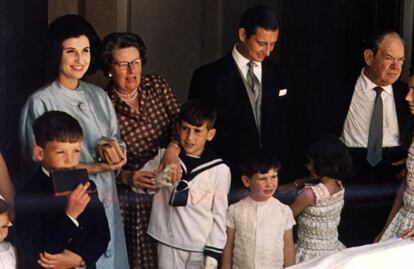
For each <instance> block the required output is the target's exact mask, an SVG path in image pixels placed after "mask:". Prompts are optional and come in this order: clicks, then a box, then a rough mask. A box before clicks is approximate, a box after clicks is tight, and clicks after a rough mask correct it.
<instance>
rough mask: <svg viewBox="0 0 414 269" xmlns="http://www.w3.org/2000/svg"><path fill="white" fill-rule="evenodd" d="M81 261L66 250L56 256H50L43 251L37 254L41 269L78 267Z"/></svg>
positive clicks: (76, 255) (79, 257)
mask: <svg viewBox="0 0 414 269" xmlns="http://www.w3.org/2000/svg"><path fill="white" fill-rule="evenodd" d="M82 261H83V259H82V257H81V256H79V255H78V254H76V253H74V252H72V251H70V250H67V249H65V250H64V251H63V252H62V253H58V254H50V253H47V252H46V251H45V252H43V253H40V254H39V260H37V262H38V263H39V264H40V266H42V267H43V268H53V269H66V268H74V267H79V265H80V264H81V263H82Z"/></svg>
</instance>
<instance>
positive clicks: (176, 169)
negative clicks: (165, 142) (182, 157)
mask: <svg viewBox="0 0 414 269" xmlns="http://www.w3.org/2000/svg"><path fill="white" fill-rule="evenodd" d="M178 154H180V151H179V150H178V149H177V147H175V146H168V147H167V149H166V150H165V152H164V156H163V157H162V159H161V163H160V166H159V167H158V168H157V170H156V173H159V172H162V171H164V169H165V167H166V166H167V165H170V166H171V171H170V177H169V179H170V182H171V183H173V184H174V183H175V182H177V181H179V180H181V176H182V174H181V173H182V172H181V166H180V162H179V161H178Z"/></svg>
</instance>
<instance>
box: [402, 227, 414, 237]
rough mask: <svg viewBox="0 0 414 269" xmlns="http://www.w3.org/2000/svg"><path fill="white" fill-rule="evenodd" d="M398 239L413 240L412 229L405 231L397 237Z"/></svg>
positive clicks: (413, 232)
mask: <svg viewBox="0 0 414 269" xmlns="http://www.w3.org/2000/svg"><path fill="white" fill-rule="evenodd" d="M399 237H401V238H404V239H407V238H409V239H411V240H414V227H412V228H409V229H407V230H405V231H404V232H402V233H401V234H400V235H399Z"/></svg>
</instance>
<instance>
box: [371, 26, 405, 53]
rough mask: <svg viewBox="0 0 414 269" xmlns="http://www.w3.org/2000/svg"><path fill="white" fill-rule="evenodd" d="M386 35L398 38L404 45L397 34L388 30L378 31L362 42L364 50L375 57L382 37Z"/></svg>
mask: <svg viewBox="0 0 414 269" xmlns="http://www.w3.org/2000/svg"><path fill="white" fill-rule="evenodd" d="M387 35H393V36H396V37H398V38H399V39H400V40H401V42H402V43H403V44H404V40H403V39H402V38H401V36H400V35H399V34H398V33H397V32H395V31H393V30H390V29H380V30H377V31H375V32H374V33H372V34H371V35H370V36H368V37H367V38H366V39H365V40H364V50H365V49H369V50H371V51H372V52H373V53H374V55H376V54H377V52H378V48H379V46H380V44H381V42H382V40H384V37H385V36H387Z"/></svg>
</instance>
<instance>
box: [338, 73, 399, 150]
mask: <svg viewBox="0 0 414 269" xmlns="http://www.w3.org/2000/svg"><path fill="white" fill-rule="evenodd" d="M377 86H378V85H376V84H375V83H374V82H372V81H371V80H370V79H369V78H368V77H367V76H365V74H364V69H362V71H361V74H360V76H359V77H358V80H357V82H356V84H355V90H354V93H353V95H352V100H351V105H350V107H349V110H348V115H347V116H346V119H345V123H344V128H343V132H342V135H341V140H342V141H343V142H344V143H345V145H346V146H348V147H351V148H353V147H359V148H366V147H367V145H368V135H369V127H370V124H371V117H372V112H373V110H374V102H375V97H376V92H375V91H374V88H375V87H377ZM381 88H383V89H384V91H383V92H382V94H381V99H382V102H383V137H382V147H395V146H398V145H400V139H399V138H400V132H399V128H398V119H397V112H396V108H395V102H394V94H393V89H392V85H388V86H381Z"/></svg>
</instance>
